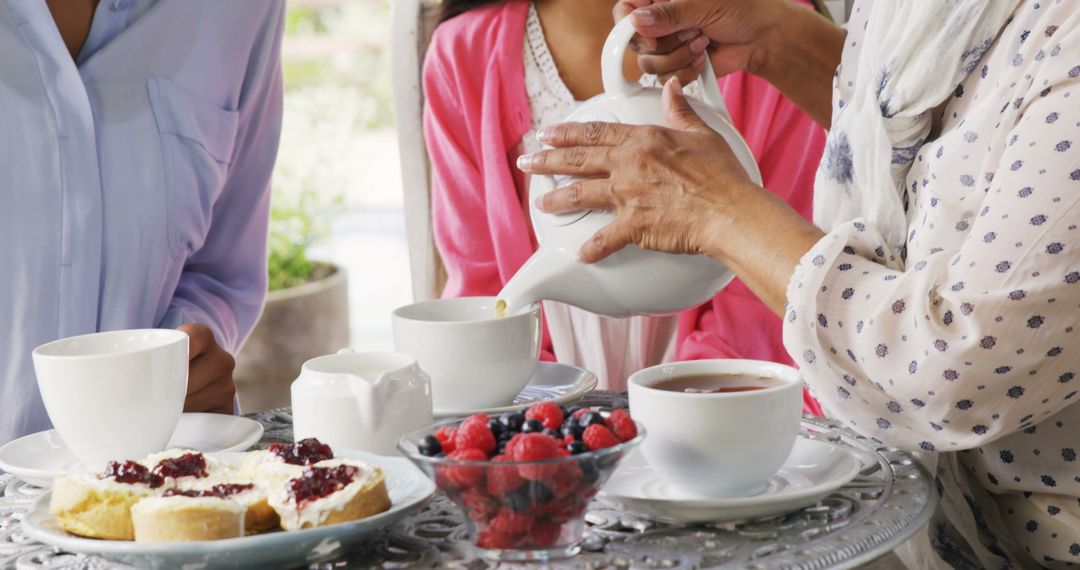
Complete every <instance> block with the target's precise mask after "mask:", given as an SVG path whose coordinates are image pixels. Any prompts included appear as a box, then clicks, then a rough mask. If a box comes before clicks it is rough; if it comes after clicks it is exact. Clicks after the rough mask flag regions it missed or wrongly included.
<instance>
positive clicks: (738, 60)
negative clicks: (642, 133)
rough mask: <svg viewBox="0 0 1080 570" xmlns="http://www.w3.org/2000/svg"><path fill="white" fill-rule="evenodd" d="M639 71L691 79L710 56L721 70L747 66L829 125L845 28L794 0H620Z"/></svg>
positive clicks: (617, 15)
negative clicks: (630, 27) (630, 25)
mask: <svg viewBox="0 0 1080 570" xmlns="http://www.w3.org/2000/svg"><path fill="white" fill-rule="evenodd" d="M613 12H614V16H615V18H616V19H622V18H624V17H626V18H629V19H630V21H631V22H632V23H633V26H634V29H635V31H636V32H637V35H636V36H635V37H634V42H633V45H634V49H635V50H636V51H637V52H638V65H639V66H640V67H641V69H642V71H645V72H646V73H653V74H656V75H657V76H659V77H660V79H661V80H663V81H666V80H667V79H668V78H670V77H673V76H674V77H678V78H679V80H680V81H681V82H683V83H688V82H689V81H692V80H693V79H695V78H696V77H698V76H699V75H700V74H702V73H703V72H704V70H705V68H706V67H708V66H705V62H706V60H708V61H711V62H712V66H711V67H712V68H713V71H715V74H716V75H719V76H724V75H727V74H729V73H734V72H736V71H746V72H748V73H750V74H753V75H757V76H760V77H762V78H764V79H765V80H766V81H768V82H769V83H771V84H773V86H775V87H776V88H777V89H779V90H780V91H781V92H783V93H784V95H786V96H787V97H788V98H789V99H791V100H792V101H794V102H795V104H797V105H798V106H799V107H801V108H802V109H803V110H804V111H806V112H807V113H808V114H810V115H811V116H812V117H814V120H815V121H817V122H818V123H819V124H821V125H822V126H823V127H825V128H828V127H829V125H830V121H831V116H832V77H833V72H834V71H835V70H836V67H837V65H839V64H840V54H841V52H842V51H843V47H844V36H845V33H844V31H843V30H842V29H841V28H840V27H839V26H836V25H835V24H834V23H832V22H831V21H829V20H828V19H827V18H825V17H823V16H822V15H820V14H817V13H816V12H814V11H813V10H812V9H810V8H809V7H808V6H805V5H800V4H799V3H798V2H795V1H792V0H722V1H721V0H620V1H619V2H618V3H617V4H616V5H615V8H614V9H613Z"/></svg>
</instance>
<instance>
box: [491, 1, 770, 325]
mask: <svg viewBox="0 0 1080 570" xmlns="http://www.w3.org/2000/svg"><path fill="white" fill-rule="evenodd" d="M633 36H634V28H633V27H632V25H631V23H630V18H623V19H622V21H620V22H619V23H618V24H616V25H615V29H613V30H612V31H611V34H610V35H608V38H607V42H606V43H605V44H604V52H603V59H602V61H601V68H602V72H603V81H604V91H605V92H604V93H601V94H600V95H597V96H595V97H593V98H592V99H589V100H588V101H586V102H584V103H582V104H581V106H580V107H579V108H578V109H577V110H575V111H574V112H573V113H571V114H570V115H569V116H568V117H567V118H566V121H567V122H588V121H603V122H608V123H625V124H636V125H666V124H667V121H666V119H665V116H664V112H663V108H662V107H661V93H662V90H661V89H658V88H644V87H642V86H641V85H639V84H637V83H631V82H629V81H627V80H626V78H625V77H623V74H622V62H623V57H624V55H625V53H626V48H627V45H628V44H629V42H630V40H631V39H632V38H633ZM701 83H702V86H703V88H704V94H705V102H702V101H698V100H697V99H695V98H693V97H688V98H687V100H688V101H689V102H690V105H691V107H693V109H694V111H695V112H696V113H697V114H698V116H700V117H701V118H702V120H704V121H705V122H706V123H707V124H708V125H709V126H710V127H712V128H713V129H714V130H716V131H717V132H719V133H720V134H721V135H722V136H723V137H724V139H725V140H726V141H727V143H728V144H729V145H730V146H731V148H732V150H733V151H734V153H735V156H736V157H737V158H738V160H739V163H740V164H741V165H742V167H743V168H744V169H746V171H747V173H748V174H749V175H750V178H751V179H752V180H753V181H754V182H757V183H759V184H760V183H761V174H760V172H759V171H758V168H757V163H756V162H755V161H754V157H753V154H751V152H750V149H749V148H748V147H747V146H746V142H745V141H744V140H743V139H742V137H741V136H740V135H739V133H738V131H737V130H735V127H733V126H732V125H731V123H730V122H729V120H730V115H729V114H728V111H727V107H726V106H725V105H724V99H723V97H721V95H720V89H719V88H718V87H717V85H716V76H715V74H714V73H713V70H712V66H711V65H706V66H705V71H704V73H703V74H702V77H701ZM572 180H573V179H572V178H569V177H552V176H540V175H536V176H533V177H532V181H531V183H530V185H529V202H530V204H533V205H532V207H531V208H532V210H531V216H532V224H533V230H534V231H535V233H536V239H537V242H538V243H539V246H540V247H539V249H538V250H537V251H536V253H534V254H533V256H532V257H530V258H529V259H528V260H527V261H526V262H525V264H524V265H522V266H521V268H520V269H518V271H517V273H516V274H514V276H513V277H512V278H511V279H510V281H509V282H508V283H507V284H506V286H505V287H503V290H502V291H501V292H500V293H499V296H498V298H499V300H500V301H501V303H500V306H499V309H500V312H501V313H502V314H516V313H517V312H519V311H521V310H523V309H525V308H527V307H529V306H530V305H531V304H532V303H534V302H536V301H538V300H541V299H548V300H554V301H562V302H564V303H569V304H571V305H576V306H578V307H581V308H583V309H586V310H588V311H591V312H594V313H599V314H603V315H609V316H627V315H633V314H649V313H652V314H662V313H672V312H676V311H680V310H683V309H686V308H688V307H692V306H694V305H698V304H700V303H703V302H705V301H707V300H708V299H709V298H711V297H712V296H713V295H715V294H716V293H717V292H718V291H719V290H721V289H723V288H724V287H725V286H726V285H727V284H728V283H729V282H730V281H731V279H732V278H733V277H734V275H733V274H732V272H731V271H730V270H728V269H727V268H726V267H724V266H723V265H721V264H720V263H718V262H716V261H714V260H713V259H711V258H709V257H706V256H704V255H677V254H669V253H660V252H655V251H647V250H644V249H642V248H640V247H638V246H636V245H630V246H627V247H625V248H623V249H622V250H620V251H618V252H616V253H614V254H612V255H611V256H609V257H607V258H606V259H604V260H603V261H600V262H598V263H594V264H583V263H579V262H578V261H577V253H578V250H580V249H581V246H582V245H584V244H585V242H586V241H587V240H589V239H590V238H591V237H592V236H593V234H595V233H596V232H597V231H599V230H600V229H601V228H603V227H604V226H606V225H607V224H609V223H611V222H612V221H613V220H614V218H615V217H614V214H612V213H611V212H609V211H594V210H586V211H580V212H573V213H570V214H558V215H553V214H547V213H544V212H541V211H540V210H539V209H537V208H536V206H535V203H536V198H537V197H538V196H541V195H543V194H545V193H547V192H550V191H552V190H554V189H555V188H558V187H562V186H565V185H566V184H568V183H569V182H571V181H572Z"/></svg>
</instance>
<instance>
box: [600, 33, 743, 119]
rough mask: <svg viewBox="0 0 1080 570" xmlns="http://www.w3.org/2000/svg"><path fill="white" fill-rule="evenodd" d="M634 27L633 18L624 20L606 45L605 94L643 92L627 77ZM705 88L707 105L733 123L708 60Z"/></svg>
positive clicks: (603, 65)
mask: <svg viewBox="0 0 1080 570" xmlns="http://www.w3.org/2000/svg"><path fill="white" fill-rule="evenodd" d="M635 33H637V32H636V31H635V30H634V25H633V23H632V22H631V21H630V18H629V17H627V18H623V19H622V20H619V22H618V23H617V24H615V28H614V29H612V30H611V33H610V34H608V37H607V41H605V42H604V52H603V56H602V57H601V60H600V69H601V75H602V77H603V80H604V91H605V92H606V93H608V94H611V95H617V96H620V97H630V96H632V95H634V94H635V93H637V92H638V91H641V85H640V84H638V83H634V82H631V81H627V79H626V77H625V76H624V75H623V65H622V64H623V58H624V57H626V48H627V47H629V46H630V40H632V39H634V34H635ZM701 88H702V92H703V93H704V95H705V103H707V104H708V105H709V106H710V107H712V108H713V110H714V111H716V112H717V113H718V114H720V116H722V117H724V119H727V120H729V121H730V120H731V114H730V113H729V112H728V109H727V104H725V103H724V97H723V96H722V95H721V94H720V87H719V86H718V85H717V84H716V73H715V72H714V71H713V68H712V63H711V62H710V61H708V60H707V59H706V61H705V69H704V70H703V71H702V72H701Z"/></svg>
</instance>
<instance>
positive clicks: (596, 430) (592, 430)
mask: <svg viewBox="0 0 1080 570" xmlns="http://www.w3.org/2000/svg"><path fill="white" fill-rule="evenodd" d="M581 439H582V440H583V441H584V442H585V445H587V446H588V447H589V451H596V450H597V449H606V448H608V447H614V446H616V445H619V444H620V443H622V442H620V441H619V438H617V437H615V434H613V433H611V430H609V429H608V428H606V427H604V426H602V425H600V424H593V425H591V426H589V427H587V428H585V435H583V436H582V438H581Z"/></svg>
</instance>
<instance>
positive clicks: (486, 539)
mask: <svg viewBox="0 0 1080 570" xmlns="http://www.w3.org/2000/svg"><path fill="white" fill-rule="evenodd" d="M476 546H479V547H480V548H492V549H504V548H513V547H514V537H512V536H509V535H506V534H503V533H501V532H498V531H496V530H495V529H493V528H485V529H484V530H482V531H480V534H478V535H477V536H476Z"/></svg>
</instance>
